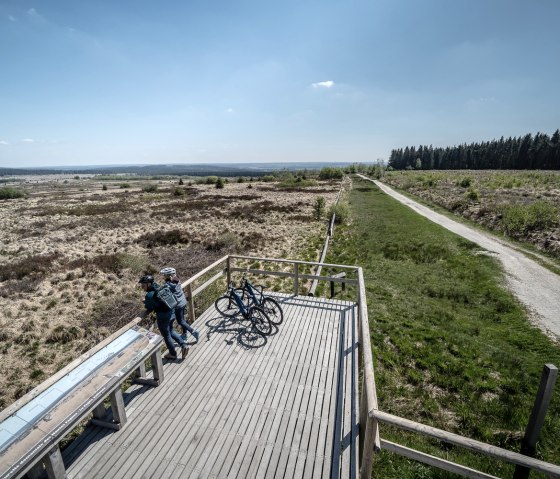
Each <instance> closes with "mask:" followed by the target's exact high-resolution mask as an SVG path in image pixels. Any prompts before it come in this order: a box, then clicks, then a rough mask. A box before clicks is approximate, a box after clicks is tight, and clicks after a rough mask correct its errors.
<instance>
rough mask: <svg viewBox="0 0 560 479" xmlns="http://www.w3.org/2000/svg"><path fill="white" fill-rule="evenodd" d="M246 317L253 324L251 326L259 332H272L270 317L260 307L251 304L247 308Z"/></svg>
mask: <svg viewBox="0 0 560 479" xmlns="http://www.w3.org/2000/svg"><path fill="white" fill-rule="evenodd" d="M248 317H249V320H250V321H251V323H252V325H253V328H254V329H256V330H257V331H258V332H259V333H261V334H264V335H268V334H270V333H271V332H272V324H270V319H269V318H268V315H267V314H266V313H265V312H264V310H263V309H262V308H259V307H258V306H252V307H251V309H249V314H248Z"/></svg>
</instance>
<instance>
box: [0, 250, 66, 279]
mask: <svg viewBox="0 0 560 479" xmlns="http://www.w3.org/2000/svg"><path fill="white" fill-rule="evenodd" d="M59 257H60V254H59V253H50V254H40V255H35V256H27V257H25V258H22V259H20V260H19V261H17V262H15V263H11V264H10V265H2V267H1V268H0V281H6V280H7V279H22V278H25V277H27V276H42V275H44V274H45V273H47V272H48V271H50V270H51V269H52V268H53V266H54V264H53V263H54V262H55V260H57V259H58V258H59Z"/></svg>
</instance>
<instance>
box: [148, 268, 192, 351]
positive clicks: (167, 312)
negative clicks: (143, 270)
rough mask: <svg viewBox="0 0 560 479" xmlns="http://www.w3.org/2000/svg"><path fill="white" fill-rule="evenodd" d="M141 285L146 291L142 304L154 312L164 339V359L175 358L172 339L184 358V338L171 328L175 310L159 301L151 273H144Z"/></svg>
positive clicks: (186, 348)
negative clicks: (165, 347) (165, 352)
mask: <svg viewBox="0 0 560 479" xmlns="http://www.w3.org/2000/svg"><path fill="white" fill-rule="evenodd" d="M138 282H139V283H140V284H141V285H142V289H143V290H144V292H145V293H146V296H145V297H144V306H145V308H146V309H147V310H148V311H150V312H151V311H154V312H155V313H156V319H157V325H158V328H159V330H160V332H161V335H162V336H163V340H164V341H165V345H166V346H167V349H168V350H169V352H168V353H167V354H166V355H165V356H164V357H165V358H166V359H177V352H176V351H175V344H174V343H173V340H175V341H176V342H177V344H179V346H180V347H181V357H182V359H185V357H186V356H187V353H188V352H189V348H188V347H187V343H185V340H184V339H183V338H181V336H179V334H177V332H176V331H175V330H174V329H173V320H174V319H175V311H174V310H172V309H169V307H168V306H167V305H166V304H165V303H164V302H163V301H161V300H160V299H159V298H158V297H157V295H156V289H157V287H158V285H157V284H156V283H155V282H154V277H153V276H152V275H149V274H147V275H145V276H142V277H141V278H140V281H138Z"/></svg>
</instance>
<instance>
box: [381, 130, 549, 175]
mask: <svg viewBox="0 0 560 479" xmlns="http://www.w3.org/2000/svg"><path fill="white" fill-rule="evenodd" d="M389 166H390V167H391V168H394V169H395V170H404V169H409V170H410V169H414V170H461V169H468V170H485V169H488V170H560V130H556V131H555V132H554V133H553V135H552V136H548V135H547V134H546V133H537V134H536V135H535V136H533V135H531V134H527V135H525V136H520V137H516V138H512V137H509V138H507V139H505V138H504V137H503V136H502V137H501V138H500V139H499V140H492V141H487V142H482V143H471V144H470V145H467V144H466V143H465V144H464V145H459V146H453V147H449V146H448V147H447V148H434V147H432V145H430V146H419V147H418V148H416V147H414V146H412V147H409V146H407V147H406V148H404V149H403V148H399V149H396V150H392V151H391V156H390V158H389Z"/></svg>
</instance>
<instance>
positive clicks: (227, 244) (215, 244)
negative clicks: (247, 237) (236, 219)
mask: <svg viewBox="0 0 560 479" xmlns="http://www.w3.org/2000/svg"><path fill="white" fill-rule="evenodd" d="M238 246H239V238H238V237H237V235H236V234H235V233H232V232H229V231H228V232H226V233H224V234H222V235H221V236H219V237H218V238H217V239H216V240H214V241H211V242H210V243H208V244H207V245H206V249H207V250H210V251H222V250H228V251H232V252H234V251H235V249H236V248H237V247H238Z"/></svg>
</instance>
